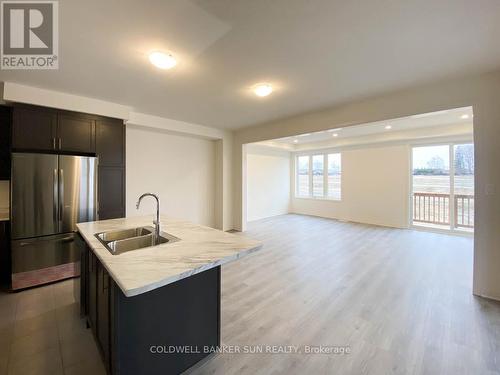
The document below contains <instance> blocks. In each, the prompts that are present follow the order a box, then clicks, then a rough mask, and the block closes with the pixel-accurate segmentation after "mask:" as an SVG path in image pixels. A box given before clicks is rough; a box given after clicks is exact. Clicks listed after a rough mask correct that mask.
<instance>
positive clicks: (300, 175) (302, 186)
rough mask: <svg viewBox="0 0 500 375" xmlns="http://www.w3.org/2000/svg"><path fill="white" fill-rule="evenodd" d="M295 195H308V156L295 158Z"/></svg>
mask: <svg viewBox="0 0 500 375" xmlns="http://www.w3.org/2000/svg"><path fill="white" fill-rule="evenodd" d="M297 195H299V196H301V197H308V196H309V156H299V157H298V158H297Z"/></svg>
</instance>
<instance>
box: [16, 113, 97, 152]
mask: <svg viewBox="0 0 500 375" xmlns="http://www.w3.org/2000/svg"><path fill="white" fill-rule="evenodd" d="M13 117H14V118H13V129H12V148H13V149H14V150H25V151H56V152H59V151H62V152H73V153H84V154H92V153H95V122H96V121H95V118H94V117H93V116H90V115H86V114H79V113H73V112H66V111H58V110H54V109H51V108H44V107H34V106H25V105H19V106H15V107H14V115H13Z"/></svg>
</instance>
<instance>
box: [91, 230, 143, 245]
mask: <svg viewBox="0 0 500 375" xmlns="http://www.w3.org/2000/svg"><path fill="white" fill-rule="evenodd" d="M151 233H152V231H151V230H149V229H148V228H145V227H140V228H130V229H123V230H113V231H111V232H104V233H98V234H96V237H97V238H98V239H100V240H102V241H106V242H110V241H117V240H123V239H125V238H132V237H139V236H145V235H147V234H151Z"/></svg>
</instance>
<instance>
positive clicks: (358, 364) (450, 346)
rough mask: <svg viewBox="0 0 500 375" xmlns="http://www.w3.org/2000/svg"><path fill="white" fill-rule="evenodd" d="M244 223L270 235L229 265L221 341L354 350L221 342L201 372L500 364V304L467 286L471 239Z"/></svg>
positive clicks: (430, 369)
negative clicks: (269, 349) (261, 348)
mask: <svg viewBox="0 0 500 375" xmlns="http://www.w3.org/2000/svg"><path fill="white" fill-rule="evenodd" d="M245 234H246V235H248V236H251V237H254V238H256V239H259V240H262V241H263V242H264V243H265V246H264V248H263V250H262V251H260V252H257V253H255V254H253V255H251V256H250V257H248V258H246V259H243V260H241V261H239V262H235V263H233V264H229V265H227V266H225V267H223V272H222V282H223V284H222V285H223V286H222V341H223V344H225V345H240V346H244V345H294V346H298V347H303V346H305V345H313V346H315V345H325V346H349V348H350V350H351V353H350V354H347V355H337V354H314V355H313V354H304V353H302V354H230V353H229V354H228V353H224V354H220V355H218V356H217V357H215V358H214V359H213V360H212V361H210V362H208V363H207V364H206V365H204V366H202V367H200V368H199V369H198V370H197V371H195V372H194V373H195V374H453V375H457V374H471V375H479V374H500V303H497V302H492V301H487V300H484V299H481V298H477V297H474V296H473V295H472V291H471V286H472V259H473V239H472V238H470V237H469V238H468V237H458V236H451V235H443V234H434V233H429V232H421V231H413V230H400V229H390V228H383V227H376V226H369V225H362V224H353V223H343V222H339V221H335V220H330V219H322V218H315V217H309V216H300V215H285V216H279V217H274V218H270V219H265V220H260V221H257V222H253V223H250V225H249V229H248V231H247V232H246V233H245ZM228 348H229V349H230V348H231V347H228Z"/></svg>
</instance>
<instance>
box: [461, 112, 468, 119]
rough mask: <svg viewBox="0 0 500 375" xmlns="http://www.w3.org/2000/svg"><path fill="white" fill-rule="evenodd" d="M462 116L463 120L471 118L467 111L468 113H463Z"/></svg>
mask: <svg viewBox="0 0 500 375" xmlns="http://www.w3.org/2000/svg"><path fill="white" fill-rule="evenodd" d="M460 118H461V119H462V120H467V119H468V118H469V115H468V114H467V113H466V114H463V115H462V116H460Z"/></svg>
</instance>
